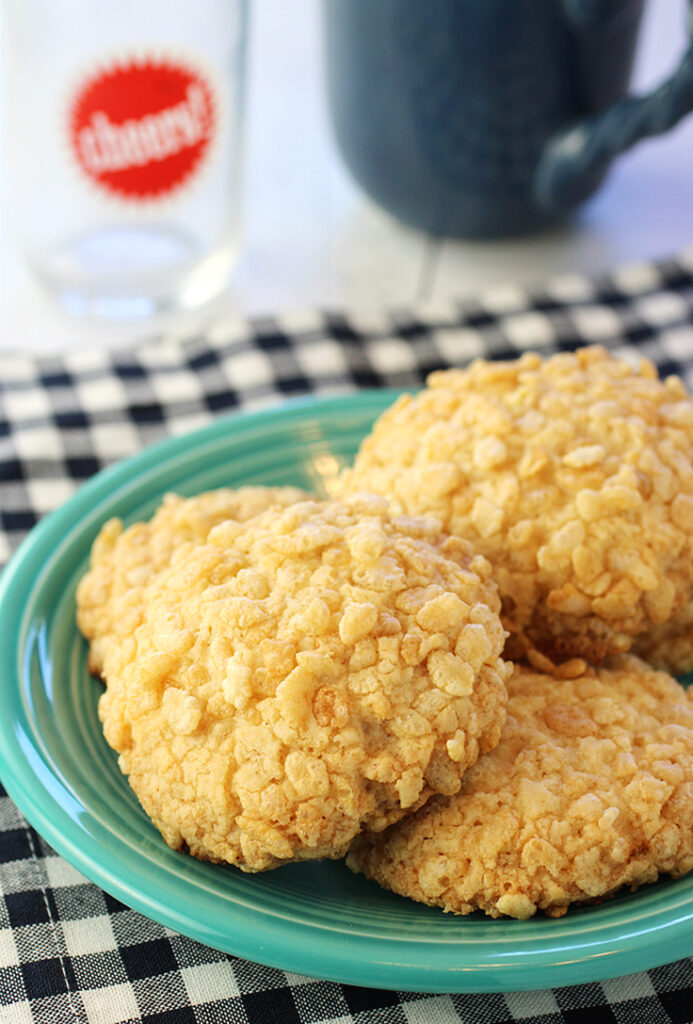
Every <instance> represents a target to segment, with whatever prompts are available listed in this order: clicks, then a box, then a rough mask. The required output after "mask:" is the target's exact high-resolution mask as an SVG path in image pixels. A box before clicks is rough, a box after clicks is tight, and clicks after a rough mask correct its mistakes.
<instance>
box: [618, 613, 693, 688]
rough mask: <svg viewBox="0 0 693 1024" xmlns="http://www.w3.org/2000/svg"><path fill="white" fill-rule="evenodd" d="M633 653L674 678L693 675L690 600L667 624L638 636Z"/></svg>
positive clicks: (692, 621) (692, 627)
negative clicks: (692, 673)
mask: <svg viewBox="0 0 693 1024" xmlns="http://www.w3.org/2000/svg"><path fill="white" fill-rule="evenodd" d="M633 653H634V654H637V655H639V656H640V657H641V658H643V660H644V661H647V662H649V663H650V665H653V666H654V667H655V668H661V669H664V671H665V672H671V674H672V675H675V676H681V675H687V674H688V673H689V672H693V597H692V598H689V600H688V601H687V602H686V604H684V606H683V608H681V609H680V610H679V611H678V612H676V614H675V615H674V616H673V618H672V619H670V620H669V622H665V623H664V624H663V625H662V626H655V627H654V629H651V630H650V632H649V633H643V634H642V636H639V637H638V638H637V639H636V641H635V643H634V645H633Z"/></svg>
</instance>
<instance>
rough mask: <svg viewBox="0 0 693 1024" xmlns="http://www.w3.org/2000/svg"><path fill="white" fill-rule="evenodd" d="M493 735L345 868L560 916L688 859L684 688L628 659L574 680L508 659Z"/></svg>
mask: <svg viewBox="0 0 693 1024" xmlns="http://www.w3.org/2000/svg"><path fill="white" fill-rule="evenodd" d="M508 690H509V702H508V717H507V721H506V725H505V729H504V731H503V736H502V738H501V741H500V744H499V745H498V746H497V747H496V748H495V750H493V751H492V752H491V753H490V754H487V755H486V756H484V757H483V758H481V759H480V760H479V762H478V763H477V764H476V765H475V766H474V768H472V769H471V770H470V771H469V772H468V773H467V774H466V775H465V777H464V780H463V782H462V788H461V790H460V791H459V793H458V794H457V795H456V796H453V797H451V798H448V799H443V798H438V797H435V798H434V799H433V800H431V801H430V802H429V803H428V804H427V805H426V807H424V808H422V809H421V810H420V811H418V812H417V813H416V814H414V815H413V816H411V817H409V818H407V819H405V820H404V821H402V822H400V823H399V824H398V825H394V826H393V827H392V828H391V829H389V830H388V831H387V832H385V833H384V834H382V835H380V836H374V837H366V836H362V837H360V838H359V839H357V840H356V841H355V843H354V845H353V847H352V849H351V852H350V854H349V858H348V863H349V866H350V867H351V868H353V869H354V870H355V871H362V872H363V873H364V874H366V875H367V876H368V877H369V878H372V879H374V880H375V881H377V882H380V884H381V885H383V886H385V887H386V888H389V889H392V890H394V891H395V892H397V893H400V894H401V895H403V896H409V897H411V898H412V899H415V900H418V901H420V902H422V903H428V904H430V905H432V906H439V907H443V908H444V909H445V910H447V911H452V912H453V913H457V914H469V913H471V912H472V911H473V910H476V909H480V910H483V911H485V912H486V913H487V914H489V915H490V916H491V917H499V916H500V915H502V914H507V915H509V916H511V917H517V918H527V917H530V916H531V915H533V914H534V913H536V912H537V910H544V911H546V913H547V914H549V915H550V916H552V917H560V916H561V915H563V914H564V913H565V912H566V909H567V908H568V906H569V904H571V903H575V902H585V901H591V900H599V899H602V898H603V897H606V896H608V895H610V894H612V893H614V892H615V891H616V890H617V889H619V888H620V887H621V886H630V887H632V888H636V887H637V886H639V885H641V884H643V883H645V882H654V881H655V880H656V879H657V877H658V875H660V874H667V875H672V876H674V877H678V876H680V875H683V874H685V873H686V872H687V871H690V870H691V868H693V695H692V694H689V693H687V691H685V690H684V689H683V688H682V687H681V686H680V685H679V684H678V683H677V682H676V681H675V680H674V679H672V678H671V676H668V675H666V674H665V673H663V672H655V671H653V670H652V669H651V668H649V666H648V665H646V664H645V663H644V662H642V661H640V660H639V659H638V658H636V657H635V656H633V655H620V656H616V657H614V658H613V659H611V660H610V662H609V663H608V667H603V668H601V669H600V670H598V671H596V672H595V671H590V672H588V673H586V674H584V675H583V676H581V677H580V678H578V679H573V680H557V679H555V678H553V677H551V676H547V675H542V674H539V673H537V672H534V671H531V670H529V669H524V668H519V667H518V668H516V671H515V674H514V675H513V678H512V679H511V680H510V682H509V684H508Z"/></svg>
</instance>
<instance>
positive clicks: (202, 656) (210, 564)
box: [99, 498, 509, 871]
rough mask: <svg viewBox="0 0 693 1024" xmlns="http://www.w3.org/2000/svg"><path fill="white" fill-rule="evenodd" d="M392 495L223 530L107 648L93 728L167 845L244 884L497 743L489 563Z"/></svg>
mask: <svg viewBox="0 0 693 1024" xmlns="http://www.w3.org/2000/svg"><path fill="white" fill-rule="evenodd" d="M386 508H387V503H386V502H385V501H384V500H382V499H377V498H373V499H361V500H357V501H354V502H352V503H349V504H342V503H338V502H302V503H298V504H293V505H291V506H290V507H288V508H286V509H284V510H280V509H277V508H274V509H270V510H268V511H267V512H264V513H261V514H259V515H257V516H255V517H254V518H252V519H250V520H248V521H247V522H246V523H239V522H237V521H233V520H227V521H226V522H224V523H223V524H221V525H219V526H216V527H215V528H214V529H212V530H211V532H210V533H209V535H208V537H207V541H206V543H204V544H200V545H197V546H190V547H189V548H188V549H187V550H181V551H180V552H179V553H178V554H177V556H176V557H175V559H174V560H173V562H172V564H171V565H170V566H169V567H168V568H166V569H164V570H163V571H161V572H160V573H158V574H157V575H156V576H155V577H154V578H153V580H152V581H151V583H150V584H149V586H148V587H147V588H146V589H145V592H144V600H143V601H142V603H141V606H142V609H143V612H142V620H141V623H140V625H139V626H138V627H137V628H136V629H135V630H134V632H133V633H132V634H130V635H129V636H128V637H125V638H123V640H122V641H121V642H120V643H118V644H112V645H109V646H108V647H106V650H105V661H104V674H105V677H106V681H107V689H106V691H105V693H104V695H103V696H102V698H101V701H100V705H99V714H100V717H101V720H102V722H103V727H104V734H105V737H106V739H107V741H108V743H110V745H111V746H112V747H113V748H114V749H115V750H117V751H118V752H119V754H120V766H121V768H122V770H123V772H125V773H126V774H127V776H128V778H129V782H130V784H131V786H132V788H133V789H134V791H135V793H136V794H137V796H138V798H139V800H140V802H141V803H142V805H143V807H144V809H145V810H146V812H147V813H148V814H149V816H150V817H151V818H152V820H153V821H154V823H155V825H156V826H157V827H158V828H159V830H160V831H161V833H162V835H163V837H164V839H165V840H166V842H167V843H169V844H170V845H171V846H173V847H175V848H180V847H182V846H184V845H185V846H186V847H187V848H188V850H189V851H190V852H191V853H192V854H194V855H195V856H197V857H201V858H206V859H211V860H216V861H226V862H228V863H231V864H236V865H239V866H240V867H242V868H244V869H245V870H248V871H256V870H262V869H265V868H271V867H275V866H277V865H279V864H282V863H285V862H287V861H291V860H301V859H309V858H317V857H339V856H342V855H343V854H344V853H345V852H346V849H347V847H348V845H349V843H350V842H351V840H352V839H353V838H354V836H355V835H356V834H357V833H358V832H359V831H360V830H361V829H362V828H369V829H371V830H373V831H379V830H381V829H383V828H385V827H386V826H387V825H389V824H391V823H392V822H393V821H396V820H398V819H399V818H400V817H401V816H402V815H403V814H405V813H407V812H409V811H411V810H413V809H415V808H417V807H419V806H421V805H422V804H423V803H424V802H425V801H426V800H427V799H428V797H429V796H430V795H431V794H433V793H441V792H442V793H454V792H456V790H457V789H458V788H459V786H460V779H461V776H462V774H463V772H464V771H465V770H466V769H467V768H468V767H469V766H470V765H471V764H473V763H474V762H475V761H476V759H477V757H478V756H479V754H480V753H483V752H485V751H487V750H489V749H490V748H492V747H493V746H494V745H495V744H496V743H497V742H498V739H499V737H500V731H501V728H502V724H503V720H504V713H505V704H506V701H507V692H506V688H505V682H504V680H505V678H506V677H507V675H508V673H509V666H507V665H506V664H505V663H504V662H503V661H502V660H501V658H500V654H501V651H502V649H503V645H504V640H505V634H504V631H503V629H502V626H501V624H500V620H499V617H498V610H499V606H500V604H499V600H498V596H497V591H496V588H495V586H494V585H493V584H492V583H491V581H490V579H489V574H490V568H489V566H488V563H487V562H486V561H485V560H484V559H483V558H481V557H480V556H476V555H474V554H473V553H472V552H471V551H470V549H469V546H468V545H467V544H466V542H464V541H462V540H459V539H456V538H448V537H446V536H444V535H443V534H441V532H440V528H439V524H438V523H436V522H435V521H430V520H417V519H413V518H406V519H405V518H401V519H394V520H392V519H391V518H390V517H389V515H388V514H387V511H386Z"/></svg>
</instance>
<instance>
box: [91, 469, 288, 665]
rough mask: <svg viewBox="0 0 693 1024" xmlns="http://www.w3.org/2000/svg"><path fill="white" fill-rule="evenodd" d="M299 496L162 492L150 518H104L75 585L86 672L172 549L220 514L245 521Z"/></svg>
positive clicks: (256, 490) (131, 624)
mask: <svg viewBox="0 0 693 1024" xmlns="http://www.w3.org/2000/svg"><path fill="white" fill-rule="evenodd" d="M305 497H306V492H305V491H301V490H299V488H297V487H240V488H238V489H237V490H231V489H230V488H220V489H219V490H216V491H206V492H205V493H203V494H198V495H196V496H195V497H194V498H182V497H179V496H178V495H177V494H167V495H166V497H165V498H164V500H163V502H162V504H161V505H160V506H159V508H158V509H157V511H156V513H155V514H154V516H153V518H152V519H151V521H149V522H145V523H134V524H133V525H132V526H129V527H128V528H127V529H126V530H123V524H122V522H121V521H120V519H110V520H109V521H108V522H107V523H106V524H105V525H104V526H103V527H102V529H101V531H100V533H99V535H98V537H97V538H96V540H95V542H94V545H93V547H92V551H91V560H90V566H89V572H88V573H86V574H85V576H84V577H83V578H82V579H81V580H80V583H79V586H78V588H77V624H78V625H79V628H80V630H81V631H82V633H83V634H84V635H85V637H86V638H87V639H88V640H89V641H90V647H89V668H90V669H91V671H92V672H95V673H99V674H100V673H101V672H102V669H103V659H104V646H105V645H107V644H108V643H110V642H111V641H112V640H114V639H115V640H117V639H118V638H119V637H122V636H128V635H129V634H130V633H132V631H133V630H134V629H135V628H136V627H137V626H138V625H139V623H140V622H141V620H142V614H143V610H144V609H143V605H142V594H143V588H144V587H145V586H146V585H147V583H148V582H149V581H150V580H151V578H152V576H153V574H154V573H157V572H160V571H161V570H162V569H164V568H166V566H167V565H169V563H170V562H171V559H172V558H173V555H174V552H175V551H176V549H177V548H179V547H181V546H182V545H184V544H193V543H200V542H202V541H204V540H206V539H207V535H208V534H209V531H210V530H211V529H212V527H214V526H216V525H217V524H218V523H221V522H223V521H224V520H225V519H236V520H238V521H240V522H245V520H246V519H250V518H251V516H254V515H257V513H258V512H263V511H264V510H265V509H266V508H268V507H269V506H271V505H282V506H284V505H289V504H291V503H292V502H294V501H301V500H302V499H303V498H305Z"/></svg>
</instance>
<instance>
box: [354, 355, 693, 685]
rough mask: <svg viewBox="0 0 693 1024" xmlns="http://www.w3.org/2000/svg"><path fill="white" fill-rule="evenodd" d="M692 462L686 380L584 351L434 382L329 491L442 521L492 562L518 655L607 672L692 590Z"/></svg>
mask: <svg viewBox="0 0 693 1024" xmlns="http://www.w3.org/2000/svg"><path fill="white" fill-rule="evenodd" d="M692 459H693V400H692V399H691V397H690V396H689V395H688V393H687V392H686V390H685V389H684V386H683V384H682V382H681V381H680V380H679V379H678V378H675V377H669V378H668V379H666V380H664V381H660V380H659V379H658V378H657V373H656V370H655V368H654V367H653V366H652V365H651V364H650V363H649V362H647V361H645V360H643V361H642V362H641V364H640V366H639V368H638V369H635V370H634V369H632V368H631V367H630V366H629V365H628V364H626V363H625V362H623V361H622V360H619V359H616V358H614V357H612V356H611V355H609V354H608V353H607V352H605V351H604V350H603V349H601V348H596V347H590V348H583V349H580V350H578V351H577V352H575V353H571V354H567V353H566V354H560V355H556V356H553V357H551V358H549V359H547V360H542V359H541V358H540V357H539V356H538V355H536V354H526V355H523V356H522V357H521V358H520V359H517V360H515V361H512V362H498V363H489V362H484V361H483V360H477V361H475V362H474V363H472V364H471V365H470V366H469V367H468V368H467V369H466V370H450V371H445V372H439V373H434V374H432V375H431V376H430V377H429V380H428V387H427V388H425V389H424V390H423V391H422V392H420V393H418V394H417V395H415V396H413V397H412V396H404V397H402V398H400V399H399V400H398V401H397V402H395V404H394V405H393V406H392V407H391V408H390V409H389V410H387V411H386V412H385V413H384V414H383V415H382V416H381V417H380V419H379V420H378V422H377V423H376V425H375V427H374V429H373V431H372V433H371V434H370V435H369V436H368V437H367V438H366V439H365V441H364V442H363V444H362V446H361V449H360V451H359V453H358V455H357V458H356V460H355V464H354V467H353V468H352V469H350V470H346V471H345V472H344V474H343V475H342V477H341V479H340V480H339V481H338V482H337V484H336V488H335V490H336V492H337V494H338V496H344V495H347V494H353V493H357V492H358V491H362V490H363V491H370V492H375V493H378V494H383V495H387V496H388V497H389V498H390V499H391V501H392V508H393V511H395V512H401V511H406V512H408V513H411V514H416V515H434V516H436V517H438V518H439V519H440V521H441V523H442V524H443V528H444V529H446V530H448V531H449V532H450V533H454V534H457V535H460V536H463V537H465V538H467V539H468V540H469V541H470V542H471V543H472V544H473V545H474V547H475V548H476V549H477V550H479V551H480V552H481V553H482V554H483V555H485V557H486V558H488V559H489V561H490V562H491V564H492V566H493V573H494V577H495V579H496V581H497V583H498V586H499V590H500V594H501V599H502V602H503V613H502V615H503V621H504V624H505V626H506V628H507V629H508V630H509V631H510V632H511V634H513V637H512V639H511V644H510V646H509V648H508V656H509V657H515V658H520V657H522V656H523V655H528V656H529V657H530V658H531V657H533V656H535V655H537V652H540V655H541V656H538V657H537V658H536V661H535V663H536V664H537V665H540V666H541V665H550V662H551V661H554V662H563V661H566V660H568V659H571V658H577V659H585V660H587V661H589V662H592V663H599V662H601V661H602V660H603V659H604V658H605V657H606V656H607V655H608V654H610V653H617V652H621V651H625V650H628V649H629V648H630V646H631V644H632V642H633V638H634V637H636V636H638V635H639V634H644V633H646V632H648V631H649V630H651V629H652V628H654V627H657V626H659V625H661V624H662V623H664V622H666V621H667V620H669V619H670V618H671V617H672V616H674V615H676V613H677V612H678V611H679V609H681V608H682V606H683V605H684V603H685V602H686V601H687V599H688V597H689V595H690V593H691V582H692V580H693V462H692ZM542 656H543V657H542ZM546 659H548V661H547V660H546ZM580 669H581V666H580V665H579V664H578V666H577V668H576V670H577V671H579V670H580Z"/></svg>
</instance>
